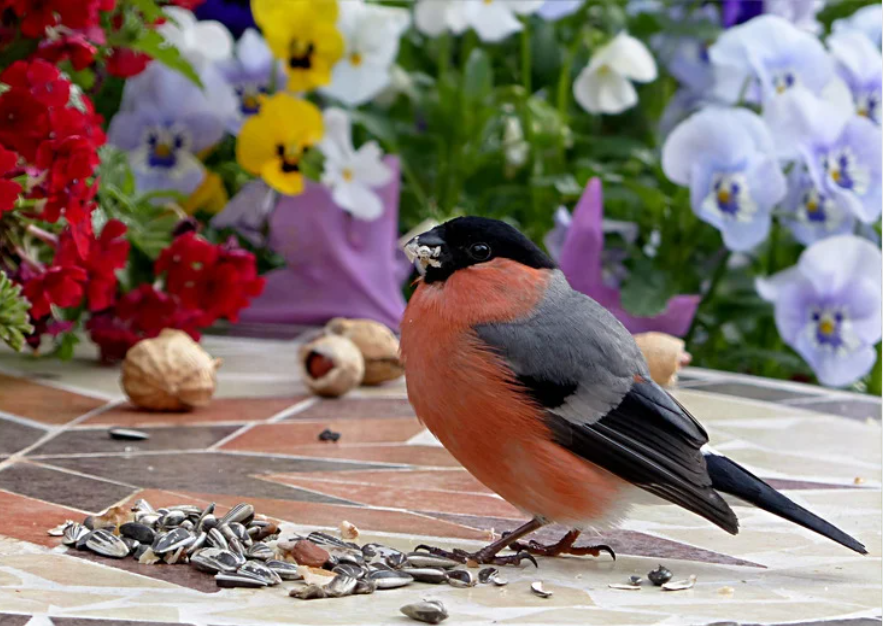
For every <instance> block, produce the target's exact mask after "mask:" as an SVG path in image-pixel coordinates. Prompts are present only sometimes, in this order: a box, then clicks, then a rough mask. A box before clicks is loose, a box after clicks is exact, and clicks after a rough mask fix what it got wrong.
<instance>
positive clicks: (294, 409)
mask: <svg viewBox="0 0 883 626" xmlns="http://www.w3.org/2000/svg"><path fill="white" fill-rule="evenodd" d="M318 402H319V398H316V397H312V398H305V399H304V400H301V401H300V402H298V403H297V404H295V405H293V406H290V407H288V408H287V409H283V410H281V411H279V412H278V413H276V415H272V416H270V417H268V418H267V419H266V420H264V421H263V422H261V423H263V424H276V423H277V422H281V421H282V420H284V419H285V418H287V417H291V416H292V415H297V414H298V413H302V412H303V411H306V410H307V409H308V408H310V407H311V406H313V405H314V404H318Z"/></svg>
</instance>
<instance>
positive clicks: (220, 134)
mask: <svg viewBox="0 0 883 626" xmlns="http://www.w3.org/2000/svg"><path fill="white" fill-rule="evenodd" d="M179 124H180V126H181V127H182V128H183V129H184V130H185V131H186V133H187V138H188V140H189V146H188V149H189V150H190V151H191V152H202V151H203V150H205V149H207V148H211V147H212V146H213V145H215V144H216V143H218V142H219V141H221V139H223V138H224V128H225V126H224V123H223V121H222V120H221V119H220V118H218V117H215V116H213V115H205V114H204V113H198V114H187V115H182V116H181V118H180V123H179Z"/></svg>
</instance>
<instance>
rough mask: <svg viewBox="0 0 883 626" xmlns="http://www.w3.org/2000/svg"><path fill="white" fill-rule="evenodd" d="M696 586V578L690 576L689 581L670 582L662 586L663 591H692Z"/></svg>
mask: <svg viewBox="0 0 883 626" xmlns="http://www.w3.org/2000/svg"><path fill="white" fill-rule="evenodd" d="M695 584H696V576H690V577H689V578H688V579H687V580H675V581H669V582H667V583H665V584H664V585H662V590H663V591H685V590H687V589H692V588H693V586H694V585H695Z"/></svg>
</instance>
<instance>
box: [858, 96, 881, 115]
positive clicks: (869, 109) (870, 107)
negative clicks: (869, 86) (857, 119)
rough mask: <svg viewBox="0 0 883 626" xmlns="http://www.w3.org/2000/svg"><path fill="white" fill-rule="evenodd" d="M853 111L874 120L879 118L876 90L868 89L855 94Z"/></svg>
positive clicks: (878, 99) (878, 98) (878, 97)
mask: <svg viewBox="0 0 883 626" xmlns="http://www.w3.org/2000/svg"><path fill="white" fill-rule="evenodd" d="M855 111H856V113H858V114H859V115H861V116H862V117H866V118H868V119H869V120H873V121H875V122H878V121H879V118H880V94H879V93H877V92H876V91H873V90H872V91H868V92H866V93H862V94H859V95H857V96H856V98H855Z"/></svg>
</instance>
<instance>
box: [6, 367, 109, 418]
mask: <svg viewBox="0 0 883 626" xmlns="http://www.w3.org/2000/svg"><path fill="white" fill-rule="evenodd" d="M105 404H107V402H105V401H104V400H98V399H96V398H89V397H87V396H81V395H79V394H77V393H73V392H71V391H65V390H63V389H56V388H55V387H48V386H46V385H41V384H39V383H35V382H33V381H30V380H25V379H23V378H15V377H13V376H7V375H6V374H0V411H4V412H5V413H11V414H13V415H18V416H20V417H27V418H29V419H32V420H35V421H37V422H42V423H44V424H66V423H68V422H69V421H71V420H72V419H75V418H77V417H79V416H81V415H83V414H85V413H88V412H89V411H92V410H94V409H97V408H98V407H100V406H103V405H105Z"/></svg>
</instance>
